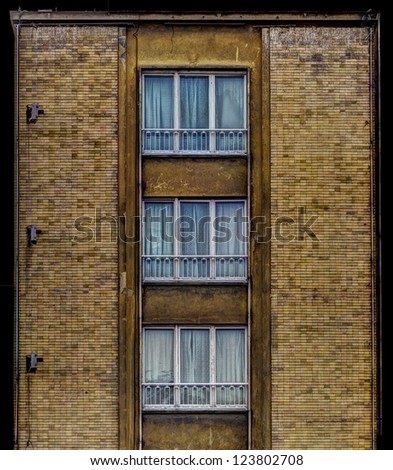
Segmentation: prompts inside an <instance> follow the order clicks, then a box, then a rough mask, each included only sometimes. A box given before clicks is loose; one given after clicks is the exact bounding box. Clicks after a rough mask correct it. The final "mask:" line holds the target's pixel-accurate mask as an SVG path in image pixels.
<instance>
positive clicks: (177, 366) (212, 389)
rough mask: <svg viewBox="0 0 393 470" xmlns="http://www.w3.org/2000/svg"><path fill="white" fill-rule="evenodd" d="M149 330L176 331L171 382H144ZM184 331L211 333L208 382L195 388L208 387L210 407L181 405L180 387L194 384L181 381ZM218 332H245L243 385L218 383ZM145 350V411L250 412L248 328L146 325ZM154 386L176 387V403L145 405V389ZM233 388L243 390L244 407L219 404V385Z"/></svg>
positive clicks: (142, 369) (143, 356)
mask: <svg viewBox="0 0 393 470" xmlns="http://www.w3.org/2000/svg"><path fill="white" fill-rule="evenodd" d="M147 330H172V331H173V355H174V357H173V367H174V371H173V377H174V380H173V381H172V382H162V383H155V382H145V333H146V331H147ZM182 330H206V331H209V347H210V348H209V349H210V351H209V379H210V382H209V383H197V382H195V385H206V386H207V387H209V404H182V403H181V387H182V386H189V385H192V384H193V383H185V382H184V383H182V382H181V381H180V373H181V361H180V355H181V331H182ZM219 330H241V331H243V339H244V378H245V381H244V382H222V383H221V382H217V381H216V374H217V355H216V351H217V346H216V332H217V331H219ZM141 347H142V361H141V362H142V363H141V371H142V374H141V398H142V399H141V403H142V411H164V410H167V411H186V410H188V411H205V410H206V411H247V410H248V404H249V402H250V397H249V359H248V357H249V355H248V351H249V338H248V328H247V326H243V325H241V326H238V325H236V326H233V325H231V326H226V325H223V326H211V325H210V326H207V325H196V326H194V325H192V326H191V325H160V326H151V325H149V326H144V327H143V329H142V335H141ZM151 385H169V386H171V387H173V397H174V399H173V404H146V403H145V394H144V390H145V387H149V386H151ZM225 385H229V386H233V385H238V386H239V387H242V391H243V394H244V395H243V398H244V403H243V404H224V405H223V404H217V400H216V398H217V395H216V391H217V387H218V386H225Z"/></svg>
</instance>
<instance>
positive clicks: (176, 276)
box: [141, 198, 249, 283]
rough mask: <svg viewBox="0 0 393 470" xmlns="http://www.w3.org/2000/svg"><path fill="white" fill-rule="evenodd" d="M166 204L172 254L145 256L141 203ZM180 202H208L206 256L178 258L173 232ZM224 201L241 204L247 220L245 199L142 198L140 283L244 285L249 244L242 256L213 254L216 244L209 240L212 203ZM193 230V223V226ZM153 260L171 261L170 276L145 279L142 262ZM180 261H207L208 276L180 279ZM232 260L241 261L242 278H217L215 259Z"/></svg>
mask: <svg viewBox="0 0 393 470" xmlns="http://www.w3.org/2000/svg"><path fill="white" fill-rule="evenodd" d="M154 202H156V203H160V202H164V203H168V202H171V203H173V218H174V221H173V224H174V227H173V236H174V240H173V254H172V255H148V254H145V204H146V203H154ZM182 202H189V203H200V202H203V203H208V204H209V216H210V221H211V222H210V226H209V227H210V243H209V247H210V251H209V254H208V255H202V256H201V255H200V256H198V255H182V254H181V250H180V244H181V242H180V233H176V228H177V226H178V225H177V224H176V221H177V220H180V205H181V203H182ZM225 202H240V203H242V204H243V207H244V212H243V213H244V215H245V217H248V209H247V200H246V199H241V198H237V199H208V200H206V199H183V198H165V199H144V200H143V201H142V214H143V216H142V221H141V223H142V256H141V258H142V263H141V264H142V266H141V268H142V281H143V283H149V282H153V283H156V282H160V283H161V282H174V281H175V282H176V283H178V282H179V281H180V282H198V283H200V282H203V281H206V282H209V283H211V282H213V283H214V282H217V283H246V282H247V280H248V277H249V265H248V264H249V263H248V259H249V256H248V255H249V253H248V250H249V244H248V242H246V250H245V254H244V255H236V254H234V255H216V243H215V242H214V240H213V232H214V231H213V223H212V222H213V221H214V220H215V214H216V203H225ZM196 227H197V224H196ZM248 231H249V227H248V226H247V233H245V234H244V235H245V236H246V237H247V240H248V238H249V236H248ZM151 258H155V260H156V261H158V260H159V259H163V260H164V261H165V260H173V276H168V277H156V276H146V274H145V262H146V260H147V259H151ZM184 258H190V259H192V260H196V259H198V258H203V259H206V260H208V261H209V272H210V275H209V276H203V277H186V276H181V275H180V263H181V261H182V260H183V259H184ZM224 259H228V260H232V261H233V262H234V261H235V260H239V261H240V260H241V261H242V263H243V271H244V275H242V276H221V277H218V276H217V275H216V273H217V262H218V261H219V260H224Z"/></svg>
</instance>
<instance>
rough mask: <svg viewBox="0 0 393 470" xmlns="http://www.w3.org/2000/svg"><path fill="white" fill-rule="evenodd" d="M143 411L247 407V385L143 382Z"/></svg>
mask: <svg viewBox="0 0 393 470" xmlns="http://www.w3.org/2000/svg"><path fill="white" fill-rule="evenodd" d="M142 393H143V407H144V409H168V408H204V409H206V408H226V409H232V408H236V409H245V408H247V384H246V383H144V384H143V385H142Z"/></svg>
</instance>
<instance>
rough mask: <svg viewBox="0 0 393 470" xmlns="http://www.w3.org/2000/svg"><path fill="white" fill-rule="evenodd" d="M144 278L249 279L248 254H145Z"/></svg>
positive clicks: (166, 279) (163, 279) (158, 279)
mask: <svg viewBox="0 0 393 470" xmlns="http://www.w3.org/2000/svg"><path fill="white" fill-rule="evenodd" d="M142 269H143V280H145V281H149V280H150V281H168V280H175V279H181V280H199V281H203V280H227V281H228V280H230V281H240V280H241V281H243V280H245V279H247V256H243V255H241V256H240V255H225V256H222V255H216V256H203V255H202V256H201V255H199V256H197V255H191V256H182V255H179V256H175V255H143V256H142Z"/></svg>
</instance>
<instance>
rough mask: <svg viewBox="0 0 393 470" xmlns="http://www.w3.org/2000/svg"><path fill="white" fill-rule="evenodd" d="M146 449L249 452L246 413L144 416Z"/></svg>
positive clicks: (144, 442) (144, 446) (143, 426)
mask: <svg viewBox="0 0 393 470" xmlns="http://www.w3.org/2000/svg"><path fill="white" fill-rule="evenodd" d="M142 429H143V442H142V446H143V449H146V450H151V449H156V450H161V449H179V450H182V449H183V450H184V449H194V450H195V449H217V450H234V449H247V413H236V414H232V413H231V414H230V413H228V414H197V413H194V414H191V413H187V414H153V413H152V414H144V416H143V424H142Z"/></svg>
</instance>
